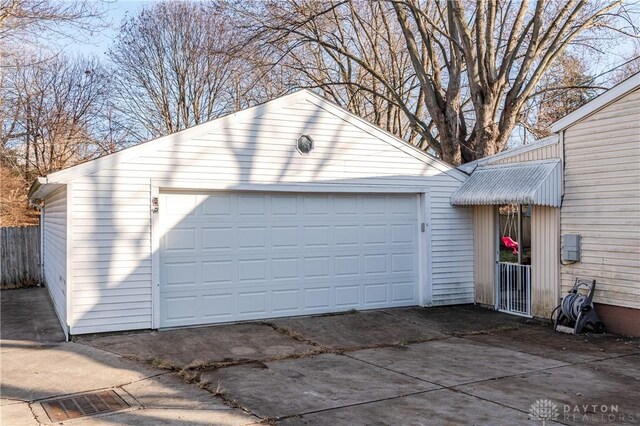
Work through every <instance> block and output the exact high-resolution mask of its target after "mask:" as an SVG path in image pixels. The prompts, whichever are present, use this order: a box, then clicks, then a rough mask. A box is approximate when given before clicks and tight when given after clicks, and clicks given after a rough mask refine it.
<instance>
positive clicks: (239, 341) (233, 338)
mask: <svg viewBox="0 0 640 426" xmlns="http://www.w3.org/2000/svg"><path fill="white" fill-rule="evenodd" d="M76 340H77V341H78V342H79V343H82V344H85V345H90V346H93V347H97V348H100V349H103V350H106V351H109V352H113V353H116V354H119V355H122V356H125V357H129V358H133V359H138V360H142V361H146V362H150V363H153V364H154V365H158V366H166V367H175V368H184V367H186V366H191V365H198V364H207V363H213V362H224V361H239V360H246V359H252V360H261V359H269V358H274V357H283V356H289V355H292V354H297V353H304V352H307V351H309V350H312V349H314V347H313V346H312V345H308V344H305V343H303V342H299V341H297V340H295V339H292V338H291V337H289V336H287V335H285V334H283V333H280V332H278V331H276V330H274V329H273V327H271V326H269V325H267V324H262V323H243V324H231V325H219V326H211V327H199V328H191V329H179V330H166V331H160V332H157V331H156V332H138V333H126V334H115V335H111V336H99V335H98V336H87V337H83V336H80V337H78V338H77V339H76Z"/></svg>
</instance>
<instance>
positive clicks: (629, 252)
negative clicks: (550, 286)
mask: <svg viewBox="0 0 640 426" xmlns="http://www.w3.org/2000/svg"><path fill="white" fill-rule="evenodd" d="M564 146H565V195H564V202H563V206H562V221H561V233H562V234H563V235H564V234H568V233H572V234H580V235H581V236H582V259H581V261H580V262H578V263H576V264H573V265H568V266H562V270H561V277H562V292H563V293H564V292H565V291H567V290H568V288H569V287H570V286H571V285H573V282H574V280H575V278H576V277H593V278H595V279H596V280H597V292H596V296H595V300H594V301H595V302H597V303H605V304H611V305H617V306H625V307H630V308H640V202H639V200H640V90H636V91H634V92H632V93H629V94H628V95H626V96H624V97H622V98H620V99H618V100H617V101H616V102H614V103H612V104H610V105H609V106H607V107H605V108H603V109H601V110H600V111H598V112H597V113H595V114H593V115H591V116H590V117H587V118H586V119H584V120H582V121H581V122H578V123H577V124H574V125H573V126H571V127H569V128H568V129H566V130H565V133H564Z"/></svg>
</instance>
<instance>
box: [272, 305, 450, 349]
mask: <svg viewBox="0 0 640 426" xmlns="http://www.w3.org/2000/svg"><path fill="white" fill-rule="evenodd" d="M271 323H272V324H274V325H275V326H277V327H282V328H285V329H287V330H290V331H293V332H294V333H296V334H298V335H301V336H303V337H305V338H307V339H309V340H311V341H313V342H316V343H318V344H320V345H322V346H327V347H331V348H337V349H352V348H361V347H371V346H379V345H392V344H398V343H403V342H415V341H424V340H432V339H442V338H445V337H446V336H445V335H444V334H442V333H440V332H438V331H437V330H436V329H434V328H426V327H423V326H421V325H417V324H413V323H410V322H407V321H404V320H402V319H400V318H397V317H395V316H392V315H389V314H388V313H387V312H384V311H366V312H356V313H345V314H339V315H325V316H319V317H298V318H285V319H280V320H273V321H271Z"/></svg>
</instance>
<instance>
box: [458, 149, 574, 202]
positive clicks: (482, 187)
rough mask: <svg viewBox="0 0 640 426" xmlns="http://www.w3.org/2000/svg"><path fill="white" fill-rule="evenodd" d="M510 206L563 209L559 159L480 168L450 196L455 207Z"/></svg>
mask: <svg viewBox="0 0 640 426" xmlns="http://www.w3.org/2000/svg"><path fill="white" fill-rule="evenodd" d="M510 203H513V204H534V205H538V206H549V207H560V205H561V204H562V165H561V163H560V160H559V159H554V160H550V161H549V160H546V161H527V162H523V163H508V164H495V165H488V166H479V167H477V168H476V169H475V170H474V171H473V173H472V174H471V176H470V177H469V179H467V180H466V181H465V182H464V183H463V184H462V185H461V186H460V188H458V190H457V191H456V192H455V193H454V194H453V195H452V196H451V204H453V205H455V206H475V205H495V204H510Z"/></svg>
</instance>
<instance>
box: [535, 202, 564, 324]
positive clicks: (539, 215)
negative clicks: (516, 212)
mask: <svg viewBox="0 0 640 426" xmlns="http://www.w3.org/2000/svg"><path fill="white" fill-rule="evenodd" d="M531 235H532V239H531V245H532V247H531V251H532V253H531V254H532V256H531V258H532V266H531V314H532V315H533V316H535V317H545V318H548V317H549V316H550V315H551V311H553V309H554V308H555V307H556V306H557V305H558V297H559V294H558V290H559V282H560V261H559V259H560V209H557V208H554V207H544V206H533V214H532V215H531Z"/></svg>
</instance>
